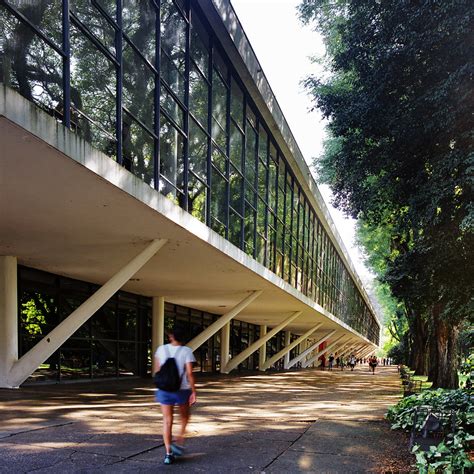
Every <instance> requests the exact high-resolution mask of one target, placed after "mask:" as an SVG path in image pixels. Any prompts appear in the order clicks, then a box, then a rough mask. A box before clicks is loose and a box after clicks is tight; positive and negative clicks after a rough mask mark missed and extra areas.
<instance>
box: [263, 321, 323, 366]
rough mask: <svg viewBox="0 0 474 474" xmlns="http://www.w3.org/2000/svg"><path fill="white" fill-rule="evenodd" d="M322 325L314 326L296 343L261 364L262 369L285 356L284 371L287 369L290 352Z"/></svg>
mask: <svg viewBox="0 0 474 474" xmlns="http://www.w3.org/2000/svg"><path fill="white" fill-rule="evenodd" d="M322 325H323V323H319V324H316V326H314V327H312V328H311V329H310V330H309V331H307V332H305V333H304V334H303V335H302V336H300V337H299V338H298V339H296V341H293V342H292V343H291V344H288V345H287V346H286V347H284V348H283V349H282V350H281V351H280V352H278V353H277V354H275V355H274V356H273V357H270V359H268V360H267V361H266V362H265V364H263V369H264V370H266V369H268V368H269V367H271V366H272V365H273V364H274V363H275V362H276V361H277V360H278V359H281V358H282V357H283V356H285V365H284V367H285V369H288V368H289V367H288V365H289V363H290V351H291V350H292V349H294V348H295V347H296V346H297V345H298V344H302V343H303V342H305V341H307V339H308V337H309V336H311V334H313V332H315V331H317V330H318V329H319V328H320V327H321V326H322ZM287 359H288V360H287Z"/></svg>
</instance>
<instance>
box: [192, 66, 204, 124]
mask: <svg viewBox="0 0 474 474" xmlns="http://www.w3.org/2000/svg"><path fill="white" fill-rule="evenodd" d="M208 93H209V88H208V85H207V82H206V80H205V79H204V78H203V77H202V75H201V74H200V73H199V71H198V70H197V69H196V68H195V67H194V66H192V65H191V69H190V72H189V111H190V112H191V113H192V114H193V115H194V117H195V118H196V119H197V120H198V121H199V122H200V123H201V125H202V126H203V127H204V128H205V129H207V117H208V106H209V97H208Z"/></svg>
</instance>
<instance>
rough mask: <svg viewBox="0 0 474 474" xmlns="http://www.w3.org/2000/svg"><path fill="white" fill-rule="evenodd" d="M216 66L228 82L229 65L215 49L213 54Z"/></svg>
mask: <svg viewBox="0 0 474 474" xmlns="http://www.w3.org/2000/svg"><path fill="white" fill-rule="evenodd" d="M213 60H214V66H215V67H216V68H217V70H218V71H219V72H220V74H221V76H222V77H223V79H224V81H226V82H227V65H226V62H225V61H224V59H223V58H222V56H221V55H220V53H219V51H217V50H215V51H214V55H213Z"/></svg>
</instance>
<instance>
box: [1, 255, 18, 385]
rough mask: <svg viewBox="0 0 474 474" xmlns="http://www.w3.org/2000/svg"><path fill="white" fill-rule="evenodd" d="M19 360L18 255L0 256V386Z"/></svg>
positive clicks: (5, 383)
mask: <svg viewBox="0 0 474 474" xmlns="http://www.w3.org/2000/svg"><path fill="white" fill-rule="evenodd" d="M17 360H18V289H17V261H16V257H3V256H0V387H3V388H12V385H10V383H9V381H8V374H9V373H10V370H11V368H12V367H13V364H14V363H15V362H16V361H17Z"/></svg>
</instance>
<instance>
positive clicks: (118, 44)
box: [115, 0, 123, 164]
mask: <svg viewBox="0 0 474 474" xmlns="http://www.w3.org/2000/svg"><path fill="white" fill-rule="evenodd" d="M122 7H123V5H122V0H117V25H118V27H119V29H118V30H115V54H116V56H117V62H118V67H117V69H116V71H117V118H116V123H115V134H116V139H117V163H119V164H122V163H123V156H122V152H123V150H122V120H123V112H122V89H123V50H122V48H123V38H122V29H123V24H122Z"/></svg>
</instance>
